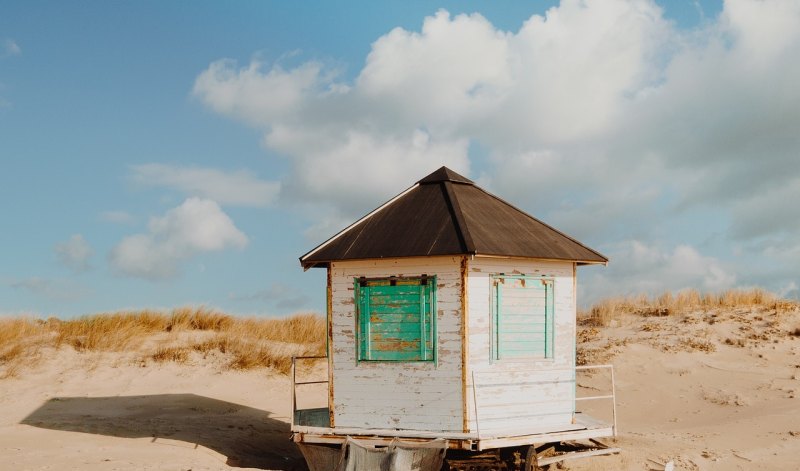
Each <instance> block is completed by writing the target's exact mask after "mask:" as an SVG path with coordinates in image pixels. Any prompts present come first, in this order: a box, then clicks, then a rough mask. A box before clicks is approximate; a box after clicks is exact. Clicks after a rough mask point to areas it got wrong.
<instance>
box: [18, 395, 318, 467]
mask: <svg viewBox="0 0 800 471" xmlns="http://www.w3.org/2000/svg"><path fill="white" fill-rule="evenodd" d="M270 415H271V413H270V412H267V411H263V410H259V409H254V408H252V407H246V406H242V405H240V404H234V403H232V402H225V401H220V400H217V399H211V398H208V397H204V396H198V395H195V394H157V395H151V396H117V397H55V398H52V399H50V400H49V401H47V402H46V403H44V404H43V405H42V406H41V407H39V408H38V409H37V410H35V411H34V412H33V413H32V414H30V415H29V416H28V417H26V418H25V419H24V420H22V422H21V423H22V424H26V425H31V426H34V427H40V428H46V429H52V430H63V431H70V432H82V433H93V434H98V435H108V436H113V437H121V438H144V437H153V439H154V441H157V439H158V438H162V439H171V440H179V441H182V442H187V443H189V444H197V445H202V446H204V447H206V448H209V449H211V450H213V451H216V452H218V453H221V454H222V455H224V456H226V457H227V464H228V465H229V466H236V467H243V468H268V469H280V470H295V469H305V465H304V461H303V459H302V457H301V455H300V453H299V451H298V450H297V447H296V446H295V445H294V444H293V443H291V442H290V441H289V436H290V433H289V425H288V424H287V423H285V422H282V421H279V420H276V419H272V418H270Z"/></svg>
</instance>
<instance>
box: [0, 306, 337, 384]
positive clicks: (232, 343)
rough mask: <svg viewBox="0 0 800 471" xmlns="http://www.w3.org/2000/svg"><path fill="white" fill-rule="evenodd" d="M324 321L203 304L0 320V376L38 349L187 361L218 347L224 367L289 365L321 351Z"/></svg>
mask: <svg viewBox="0 0 800 471" xmlns="http://www.w3.org/2000/svg"><path fill="white" fill-rule="evenodd" d="M324 339H325V322H324V319H323V318H321V317H320V316H318V315H314V314H298V315H294V316H291V317H288V318H285V319H266V318H237V317H234V316H230V315H227V314H223V313H220V312H217V311H214V310H210V309H206V308H203V307H199V308H190V307H183V308H178V309H174V310H173V311H171V312H169V313H164V312H158V311H150V310H143V311H135V312H115V313H110V314H96V315H90V316H84V317H79V318H76V319H69V320H60V319H57V318H49V319H47V320H41V319H33V318H7V319H3V318H0V378H4V377H10V376H15V375H19V374H20V373H21V369H22V367H23V365H30V364H31V363H32V362H35V361H36V360H37V359H38V358H40V356H41V352H42V350H43V349H47V348H51V349H56V350H58V349H61V348H72V349H74V350H75V351H78V352H87V353H88V352H128V353H135V354H136V355H137V356H136V358H138V359H139V360H141V361H144V362H146V361H148V360H151V361H154V362H163V361H175V362H186V361H188V360H189V359H190V358H191V357H192V355H193V354H199V355H208V354H209V353H214V352H219V353H221V354H223V355H224V356H225V357H226V358H227V360H228V361H227V362H226V365H225V366H226V367H228V368H233V369H253V368H261V367H267V368H272V369H274V370H277V371H279V372H282V373H286V372H288V371H289V367H290V365H291V356H292V355H308V354H322V353H324V351H323V347H324V344H325V341H324Z"/></svg>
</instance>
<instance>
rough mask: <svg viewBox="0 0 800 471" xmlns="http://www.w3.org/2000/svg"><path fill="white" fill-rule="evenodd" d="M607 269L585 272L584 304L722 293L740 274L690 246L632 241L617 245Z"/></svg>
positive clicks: (593, 269) (582, 300) (583, 282)
mask: <svg viewBox="0 0 800 471" xmlns="http://www.w3.org/2000/svg"><path fill="white" fill-rule="evenodd" d="M606 255H608V256H609V258H610V260H611V261H610V263H609V265H608V267H606V268H597V267H596V268H590V269H585V270H587V271H589V270H591V271H590V272H589V273H587V275H588V276H585V277H583V281H582V283H581V285H582V286H583V288H582V291H583V293H582V296H581V303H582V304H588V303H591V302H594V301H597V300H598V299H601V298H603V297H608V296H613V295H618V294H623V295H628V294H638V293H646V294H651V295H655V294H661V293H663V292H665V291H675V290H680V289H684V288H696V289H700V290H705V291H720V290H723V289H726V288H731V287H733V286H734V285H735V284H736V275H735V274H734V273H733V272H732V270H731V267H728V266H726V264H725V263H723V262H722V261H720V260H718V259H716V258H714V257H709V256H705V255H702V254H701V253H700V252H698V251H697V249H695V248H694V247H692V246H690V245H686V244H681V245H677V246H675V247H672V248H671V249H664V248H662V247H660V246H658V245H647V244H645V243H643V242H641V241H637V240H629V241H625V242H622V243H619V244H616V245H615V246H614V247H613V248H612V250H611V252H610V253H608V254H606Z"/></svg>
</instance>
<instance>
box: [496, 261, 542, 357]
mask: <svg viewBox="0 0 800 471" xmlns="http://www.w3.org/2000/svg"><path fill="white" fill-rule="evenodd" d="M505 279H514V280H525V281H524V282H528V281H531V282H540V283H541V284H542V285H543V289H544V291H545V293H544V299H545V306H544V323H543V324H544V327H545V332H544V333H543V340H542V342H543V346H542V348H541V349H540V350H539V353H536V354H520V355H509V354H508V353H503V351H502V343H503V340H502V338H501V326H502V317H503V313H502V312H501V305H502V285H504V283H503V282H502V281H501V280H505ZM489 280H490V284H491V286H490V305H491V323H490V327H491V336H490V343H491V346H490V356H491V357H490V361H491V362H521V361H534V360H535V361H553V360H554V358H555V355H554V352H555V337H556V336H555V279H554V278H553V277H548V276H544V275H526V274H524V273H523V274H511V275H507V274H504V273H495V274H491V275H490V276H489Z"/></svg>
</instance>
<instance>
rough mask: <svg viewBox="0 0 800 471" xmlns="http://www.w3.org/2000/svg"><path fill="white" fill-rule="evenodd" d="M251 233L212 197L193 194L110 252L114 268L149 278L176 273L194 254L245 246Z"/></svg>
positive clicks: (164, 276)
mask: <svg viewBox="0 0 800 471" xmlns="http://www.w3.org/2000/svg"><path fill="white" fill-rule="evenodd" d="M247 243H248V239H247V236H246V235H245V234H244V233H242V232H241V231H240V230H239V229H237V228H236V226H235V225H234V224H233V221H231V219H230V218H229V217H228V215H227V214H225V213H224V212H223V211H222V209H220V207H219V205H218V204H217V203H215V202H214V201H211V200H206V199H200V198H189V199H187V200H186V201H184V202H183V204H181V205H180V206H178V207H176V208H173V209H171V210H169V211H167V213H166V214H165V215H164V216H162V217H154V218H152V219H151V220H150V222H149V224H148V231H147V232H146V233H143V234H134V235H131V236H128V237H125V238H124V239H122V241H121V242H120V243H119V244H117V246H115V247H114V248H113V249H112V250H111V253H110V254H109V262H110V263H111V266H112V268H113V269H114V270H115V271H117V272H118V273H120V274H122V275H127V276H133V277H138V278H145V279H153V280H155V279H163V278H169V277H172V276H175V275H176V274H177V273H178V270H179V267H180V264H181V263H183V262H185V261H186V260H188V259H190V258H191V257H193V256H195V255H197V254H200V253H203V252H211V251H219V250H224V249H227V248H240V249H241V248H244V247H245V246H246V245H247Z"/></svg>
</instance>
